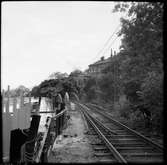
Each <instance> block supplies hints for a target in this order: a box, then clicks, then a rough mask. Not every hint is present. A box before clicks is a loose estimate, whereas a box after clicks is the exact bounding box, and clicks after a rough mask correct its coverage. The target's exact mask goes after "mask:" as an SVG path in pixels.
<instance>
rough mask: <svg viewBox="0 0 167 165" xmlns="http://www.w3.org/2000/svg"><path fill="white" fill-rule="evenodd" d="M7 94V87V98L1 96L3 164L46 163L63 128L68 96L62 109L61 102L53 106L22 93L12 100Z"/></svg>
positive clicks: (66, 95)
mask: <svg viewBox="0 0 167 165" xmlns="http://www.w3.org/2000/svg"><path fill="white" fill-rule="evenodd" d="M9 93H10V87H9V86H8V94H7V97H5V96H4V92H2V94H1V99H2V135H3V137H2V140H3V152H2V153H3V162H17V163H18V162H36V163H38V162H43V161H45V162H46V161H47V155H48V152H49V151H50V149H51V148H52V145H53V143H54V140H55V139H56V137H57V136H58V135H59V134H61V132H62V130H63V129H64V128H65V127H66V121H67V115H68V110H69V108H70V102H69V96H68V93H66V94H65V96H64V99H63V103H64V104H65V107H64V108H61V103H59V104H58V106H57V107H54V106H53V100H52V99H50V98H44V97H42V98H41V99H39V98H38V99H35V100H34V99H33V98H31V97H24V96H23V95H22V94H21V95H20V97H17V98H16V97H13V98H11V97H10V95H9ZM39 100H41V101H39ZM16 151H17V152H16Z"/></svg>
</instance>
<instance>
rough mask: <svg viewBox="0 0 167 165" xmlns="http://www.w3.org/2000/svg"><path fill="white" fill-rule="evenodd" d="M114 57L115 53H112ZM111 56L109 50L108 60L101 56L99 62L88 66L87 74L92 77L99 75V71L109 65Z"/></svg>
mask: <svg viewBox="0 0 167 165" xmlns="http://www.w3.org/2000/svg"><path fill="white" fill-rule="evenodd" d="M114 55H115V52H114ZM112 56H113V54H112V49H111V55H110V57H109V58H107V59H104V56H103V57H101V59H100V60H99V61H97V62H95V63H93V64H90V65H89V69H88V74H89V75H94V76H98V75H100V74H101V71H102V70H103V69H104V68H106V67H107V66H108V65H109V64H110V63H111V60H112Z"/></svg>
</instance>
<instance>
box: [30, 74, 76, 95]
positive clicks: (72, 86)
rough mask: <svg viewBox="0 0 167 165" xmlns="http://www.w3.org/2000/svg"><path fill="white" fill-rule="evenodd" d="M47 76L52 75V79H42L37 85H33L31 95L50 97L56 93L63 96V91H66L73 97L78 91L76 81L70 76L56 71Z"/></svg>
mask: <svg viewBox="0 0 167 165" xmlns="http://www.w3.org/2000/svg"><path fill="white" fill-rule="evenodd" d="M49 77H52V78H53V77H54V79H49V80H44V81H43V82H41V83H40V84H39V85H38V86H35V87H34V88H33V89H32V90H31V96H33V97H49V98H52V97H53V96H56V95H57V94H58V93H60V94H62V96H64V94H65V92H68V93H69V95H70V97H71V98H73V97H74V95H75V94H78V93H79V88H78V86H77V83H76V81H75V80H74V79H73V77H72V76H67V75H66V74H64V73H60V72H57V73H53V74H51V76H49Z"/></svg>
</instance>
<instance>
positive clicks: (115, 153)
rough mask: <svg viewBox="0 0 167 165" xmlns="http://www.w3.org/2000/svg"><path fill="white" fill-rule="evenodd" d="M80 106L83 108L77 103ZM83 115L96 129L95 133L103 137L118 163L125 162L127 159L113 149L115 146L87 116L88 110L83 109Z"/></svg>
mask: <svg viewBox="0 0 167 165" xmlns="http://www.w3.org/2000/svg"><path fill="white" fill-rule="evenodd" d="M79 105H80V107H82V109H84V108H83V106H82V104H79ZM83 113H84V115H85V117H86V118H87V120H88V121H89V122H90V124H91V125H92V126H93V128H94V129H95V130H96V132H97V134H98V135H99V136H100V137H101V138H102V139H103V141H104V142H105V144H106V145H107V147H108V149H109V150H110V151H111V152H112V154H113V155H114V157H115V158H116V159H117V160H118V162H120V163H127V161H126V160H125V159H124V158H123V157H122V155H121V154H120V153H119V152H118V151H117V150H116V149H115V147H114V146H113V145H112V144H111V143H110V142H109V141H108V139H107V138H106V137H105V135H104V134H103V133H102V132H101V131H100V130H99V128H98V127H97V125H96V124H95V123H94V121H93V120H92V119H91V118H90V117H89V115H88V112H86V111H83Z"/></svg>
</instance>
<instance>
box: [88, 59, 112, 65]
mask: <svg viewBox="0 0 167 165" xmlns="http://www.w3.org/2000/svg"><path fill="white" fill-rule="evenodd" d="M110 62H111V57H109V58H107V59H104V60H99V61H97V62H95V63H93V64H90V65H89V66H93V65H100V64H106V63H110Z"/></svg>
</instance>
